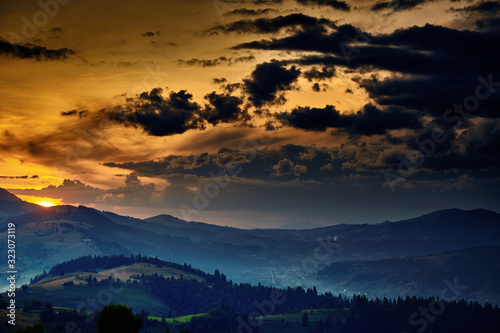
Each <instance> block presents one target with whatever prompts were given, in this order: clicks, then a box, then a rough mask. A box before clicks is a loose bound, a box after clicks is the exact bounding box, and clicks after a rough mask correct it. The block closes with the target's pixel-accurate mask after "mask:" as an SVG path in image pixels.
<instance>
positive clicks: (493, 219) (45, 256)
mask: <svg viewBox="0 0 500 333" xmlns="http://www.w3.org/2000/svg"><path fill="white" fill-rule="evenodd" d="M8 222H13V223H15V224H16V251H17V269H18V271H19V277H18V278H19V282H22V283H26V282H28V281H29V279H30V278H32V277H33V276H35V275H36V274H40V273H41V272H42V271H43V270H49V269H50V268H51V267H52V266H54V265H56V264H58V263H61V262H64V261H67V260H71V259H74V258H78V257H80V256H86V255H92V256H94V255H112V254H124V255H131V254H133V255H138V254H141V255H144V256H152V257H155V256H157V257H158V258H160V259H162V260H168V261H172V262H177V263H180V264H183V263H188V264H189V265H193V267H197V268H199V269H202V270H204V271H207V272H213V271H214V270H215V269H220V270H221V271H223V272H225V274H227V277H228V278H229V279H232V280H233V281H235V282H249V283H253V284H257V283H263V284H266V285H275V286H279V287H286V286H290V285H303V286H312V285H317V286H318V288H319V290H329V291H333V292H344V290H346V291H347V292H351V291H354V292H362V293H363V292H364V293H367V292H368V293H372V294H373V295H375V294H376V295H377V296H380V293H379V292H377V290H378V291H380V290H384V288H382V286H383V285H384V283H385V282H387V284H386V285H387V286H388V287H387V288H388V289H391V288H392V289H391V290H390V294H391V295H396V294H398V293H405V292H408V293H414V294H424V293H429V292H431V293H432V292H434V291H435V290H437V289H436V288H439V287H440V286H441V285H439V284H438V286H437V287H436V286H432V288H434V289H432V288H430V287H429V285H428V283H426V282H422V283H417V284H416V285H415V286H414V287H413V288H407V287H404V288H403V287H397V288H396V286H395V283H394V281H395V280H397V279H396V278H394V279H393V280H391V281H392V282H391V281H389V282H390V283H389V282H388V281H386V280H384V279H383V278H380V276H379V278H374V274H375V273H377V274H380V273H381V272H384V271H385V272H390V274H395V275H394V276H399V279H400V283H401V284H407V283H414V282H415V281H417V280H418V279H419V278H420V275H419V273H418V272H420V271H422V270H424V271H425V270H429V269H431V268H432V267H434V271H436V272H437V273H436V274H434V275H433V274H430V276H433V277H434V278H435V279H436V280H437V281H439V283H442V281H443V279H445V278H448V279H453V278H454V276H450V274H448V275H446V274H445V273H446V272H448V271H450V272H451V271H453V270H454V272H455V271H457V270H460V269H461V267H462V264H461V260H462V259H463V260H465V258H476V257H483V258H484V259H485V260H486V262H484V263H483V264H482V266H480V269H486V270H487V269H489V268H492V269H491V270H489V271H488V270H487V273H488V274H489V275H488V279H493V278H497V279H498V278H500V276H498V270H497V268H498V265H497V264H496V262H498V261H496V259H495V258H496V257H495V256H494V255H492V256H488V255H486V256H485V254H489V253H493V254H495V253H496V254H498V251H499V249H500V248H499V247H500V214H498V213H496V212H493V211H488V210H483V209H475V210H468V211H465V210H460V209H447V210H441V211H436V212H432V213H430V214H426V215H423V216H420V217H416V218H412V219H408V220H403V221H395V222H389V221H385V222H381V223H375V224H341V225H334V226H329V227H321V228H313V229H307V230H294V229H292V230H291V229H253V230H246V229H238V228H233V227H223V226H218V225H211V224H207V223H201V222H193V221H183V220H181V219H178V218H176V217H173V216H170V215H158V216H155V217H151V218H147V219H137V218H132V217H128V216H121V215H117V214H115V213H111V212H105V211H99V210H96V209H93V208H88V207H85V206H78V207H74V206H66V205H63V206H54V207H50V208H45V207H41V206H38V205H34V204H30V203H26V202H24V201H22V200H20V199H19V198H17V197H16V196H14V195H12V194H10V193H9V192H7V191H5V190H0V223H1V225H2V233H0V239H1V242H2V244H4V243H6V239H7V237H6V231H7V228H6V225H7V223H8ZM2 246H5V245H2ZM478 248H480V249H481V250H477V249H478ZM478 251H479V252H478ZM449 253H454V254H453V255H450V254H449ZM439 255H440V256H441V257H439ZM408 258H410V259H408ZM436 258H453V264H451V261H450V260H451V259H450V260H444V259H439V260H438V259H436ZM497 259H498V258H497ZM391 260H392V261H391ZM401 260H403V261H401ZM405 260H407V261H405ZM408 260H409V262H410V263H417V262H418V263H419V264H418V265H416V266H413V265H408V264H405V263H407V262H408ZM473 264H474V261H473V260H472V261H471V260H469V261H463V265H464V266H467V267H469V268H470V267H475V266H474V265H473ZM353 265H358V266H357V267H363V269H364V270H363V269H362V270H359V269H358V270H357V271H356V270H353V269H352V267H354V266H353ZM495 265H496V266H495ZM384 267H385V268H384ZM411 267H418V268H419V269H420V271H419V270H418V269H414V268H411ZM439 267H441V268H442V269H441V268H440V269H441V270H444V271H439V269H436V268H439ZM431 270H432V269H431ZM354 271H355V273H356V274H354V273H353V272H354ZM399 271H405V272H406V273H405V274H399V275H398V274H396V272H399ZM443 272H444V273H443ZM440 274H441V275H443V274H444V275H443V276H441V275H440ZM403 276H404V278H402V277H403ZM0 279H1V280H0V281H6V280H5V278H4V277H3V276H0ZM488 279H487V280H488ZM353 281H354V282H353ZM384 281H385V282H384ZM488 281H489V280H488ZM470 283H474V282H473V281H472V282H470ZM482 285H483V284H481V286H477V288H476V289H478V288H479V289H480V288H481V287H482ZM390 286H392V287H390ZM0 287H1V288H2V289H5V288H6V282H1V284H0ZM387 288H386V289H387ZM431 289H432V290H431ZM386 291H387V292H388V293H389V291H388V290H386ZM498 294H499V293H498V290H483V291H482V292H477V293H471V294H470V295H469V297H471V298H481V299H484V298H490V299H492V298H493V299H496V297H497V295H498ZM498 299H500V298H498Z"/></svg>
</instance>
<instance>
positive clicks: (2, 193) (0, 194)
mask: <svg viewBox="0 0 500 333" xmlns="http://www.w3.org/2000/svg"><path fill="white" fill-rule="evenodd" d="M0 200H2V201H22V200H21V199H19V198H18V197H16V196H15V195H14V194H12V193H10V192H9V191H7V190H4V189H3V188H0Z"/></svg>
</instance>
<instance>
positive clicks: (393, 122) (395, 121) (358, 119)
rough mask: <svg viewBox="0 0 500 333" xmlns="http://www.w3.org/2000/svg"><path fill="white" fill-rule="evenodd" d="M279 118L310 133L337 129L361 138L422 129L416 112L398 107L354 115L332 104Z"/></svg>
mask: <svg viewBox="0 0 500 333" xmlns="http://www.w3.org/2000/svg"><path fill="white" fill-rule="evenodd" d="M277 117H278V119H284V120H286V121H285V123H286V124H288V125H289V126H292V127H295V128H300V129H304V130H308V131H325V130H326V129H328V128H336V129H342V130H345V131H347V132H348V133H350V134H358V135H374V134H384V133H386V132H387V131H388V130H392V129H402V128H411V129H418V128H421V127H422V124H421V122H420V120H419V118H418V115H417V114H415V113H411V112H407V111H404V110H402V109H398V108H390V109H388V110H385V111H382V110H380V109H378V108H377V107H375V106H374V105H365V106H364V108H363V109H362V110H360V111H358V112H356V113H353V114H341V113H340V112H339V111H338V110H336V109H335V107H334V106H332V105H327V106H326V107H324V108H311V107H298V108H295V109H293V110H292V111H291V112H289V113H282V114H279V115H278V116H277Z"/></svg>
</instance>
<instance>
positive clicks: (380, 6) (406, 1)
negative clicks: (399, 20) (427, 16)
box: [371, 0, 434, 12]
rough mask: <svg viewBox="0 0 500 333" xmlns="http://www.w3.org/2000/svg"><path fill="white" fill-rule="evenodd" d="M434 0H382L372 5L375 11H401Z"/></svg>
mask: <svg viewBox="0 0 500 333" xmlns="http://www.w3.org/2000/svg"><path fill="white" fill-rule="evenodd" d="M432 1H434V0H390V1H380V2H377V3H376V4H374V5H373V6H372V7H371V10H373V11H380V10H385V9H390V10H392V11H393V12H401V11H405V10H410V9H413V8H415V7H417V6H419V5H422V4H424V3H428V2H432Z"/></svg>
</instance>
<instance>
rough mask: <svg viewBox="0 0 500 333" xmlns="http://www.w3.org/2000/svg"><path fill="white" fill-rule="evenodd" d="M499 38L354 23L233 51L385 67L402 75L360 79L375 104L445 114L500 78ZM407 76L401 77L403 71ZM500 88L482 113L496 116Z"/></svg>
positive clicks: (313, 62) (448, 30)
mask: <svg viewBox="0 0 500 333" xmlns="http://www.w3.org/2000/svg"><path fill="white" fill-rule="evenodd" d="M499 39H500V33H499V32H498V31H489V32H477V31H470V30H462V31H459V30H455V29H451V28H445V27H441V26H434V25H425V26H423V27H416V26H415V27H411V28H407V29H400V30H396V31H395V32H393V33H390V34H385V35H378V36H374V35H370V34H367V33H363V32H362V31H360V30H359V29H356V28H355V27H353V26H350V25H343V26H339V27H336V28H334V31H332V32H330V33H327V32H324V31H322V30H321V29H319V30H317V29H310V30H306V31H299V32H296V33H295V34H294V35H292V36H288V37H284V38H280V39H272V40H261V41H254V42H249V43H245V44H240V45H238V46H236V47H234V48H235V49H262V50H285V51H314V52H319V53H323V55H314V56H305V57H302V58H299V59H296V60H290V61H286V62H283V63H289V64H299V65H328V66H339V67H343V68H348V69H352V70H355V71H372V72H376V71H377V70H386V71H389V72H393V73H399V75H397V76H396V75H392V76H389V77H386V78H383V79H382V78H379V77H378V76H377V75H374V76H373V77H372V78H369V79H363V80H362V79H359V80H358V82H359V83H360V85H361V86H362V87H363V88H364V89H365V90H366V91H367V92H368V93H369V95H370V97H371V98H372V99H374V100H375V101H376V102H377V103H379V104H382V105H386V106H390V105H392V106H400V107H404V108H408V109H419V110H420V111H421V112H423V113H431V114H433V115H442V114H443V113H444V111H445V110H447V109H448V108H449V107H451V106H452V105H453V104H455V103H461V102H462V101H463V100H464V98H466V97H467V96H469V95H471V94H472V95H473V94H474V92H475V88H476V86H477V85H478V84H479V83H480V81H478V80H479V79H478V77H479V76H480V75H482V76H483V78H486V77H487V76H488V75H489V74H490V73H493V76H492V81H493V82H490V86H491V85H495V84H496V82H498V81H500V77H498V74H497V73H496V71H495V69H496V68H498V52H497V50H496V48H492V47H491V45H496V43H497V41H498V40H499ZM401 74H403V75H401ZM499 102H500V89H496V90H495V91H494V92H492V93H491V96H490V97H489V98H488V99H487V100H485V101H481V109H480V111H479V112H477V114H478V115H482V116H489V117H498V112H496V107H495V105H498V103H499Z"/></svg>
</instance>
